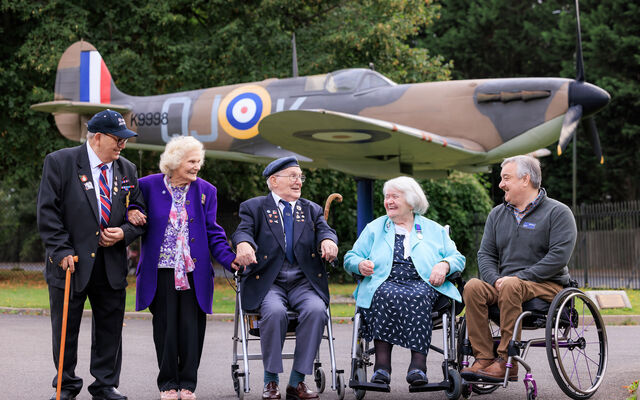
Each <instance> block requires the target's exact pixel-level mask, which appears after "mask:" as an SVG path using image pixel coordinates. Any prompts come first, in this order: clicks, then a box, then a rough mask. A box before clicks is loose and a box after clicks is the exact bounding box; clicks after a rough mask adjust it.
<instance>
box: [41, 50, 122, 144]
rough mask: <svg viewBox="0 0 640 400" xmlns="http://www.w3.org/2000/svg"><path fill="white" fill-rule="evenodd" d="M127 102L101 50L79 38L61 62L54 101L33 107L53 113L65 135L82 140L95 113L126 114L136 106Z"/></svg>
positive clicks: (66, 51)
mask: <svg viewBox="0 0 640 400" xmlns="http://www.w3.org/2000/svg"><path fill="white" fill-rule="evenodd" d="M127 103H128V102H127V95H125V94H124V93H122V92H121V91H119V90H118V88H117V87H116V85H115V83H114V82H113V79H112V78H111V73H110V72H109V69H108V68H107V65H106V64H105V62H104V60H103V59H102V56H101V55H100V53H99V52H98V50H96V48H95V47H94V46H93V45H92V44H91V43H89V42H85V41H78V42H75V43H74V44H72V45H71V46H69V47H68V48H67V50H65V52H64V53H63V54H62V57H61V58H60V61H59V62H58V71H57V74H56V86H55V95H54V100H53V101H48V102H44V103H38V104H33V105H32V106H31V108H32V109H33V110H36V111H42V112H50V113H53V114H54V117H55V119H56V125H58V128H59V129H60V131H61V132H62V134H63V135H64V136H66V137H67V138H69V139H72V140H80V139H81V137H83V136H84V135H85V134H86V126H84V123H85V122H86V121H87V119H88V118H90V117H91V116H92V115H93V114H95V113H97V112H99V111H102V110H106V109H107V108H109V109H112V110H115V111H118V112H120V113H122V114H124V113H127V112H128V111H130V110H131V108H132V107H131V106H130V105H129V104H127Z"/></svg>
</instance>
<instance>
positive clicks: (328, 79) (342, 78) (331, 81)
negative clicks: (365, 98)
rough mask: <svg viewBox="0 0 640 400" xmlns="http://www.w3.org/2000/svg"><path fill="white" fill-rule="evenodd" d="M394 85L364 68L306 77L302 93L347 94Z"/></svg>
mask: <svg viewBox="0 0 640 400" xmlns="http://www.w3.org/2000/svg"><path fill="white" fill-rule="evenodd" d="M395 85H396V84H395V83H394V82H393V81H392V80H391V79H389V78H387V77H385V76H384V75H382V74H380V73H378V72H376V71H372V70H370V69H365V68H351V69H341V70H338V71H334V72H331V73H328V74H322V75H312V76H308V77H307V80H306V82H305V87H304V91H305V92H317V91H327V92H329V93H349V92H361V91H364V90H368V89H373V88H377V87H384V86H395Z"/></svg>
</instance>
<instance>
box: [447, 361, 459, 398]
mask: <svg viewBox="0 0 640 400" xmlns="http://www.w3.org/2000/svg"><path fill="white" fill-rule="evenodd" d="M447 373H448V375H449V376H448V379H449V388H448V389H447V390H446V391H445V392H444V393H445V395H446V396H447V399H449V400H458V399H459V398H460V395H461V394H462V378H461V377H460V372H458V371H457V370H455V369H452V368H449V370H448V371H447Z"/></svg>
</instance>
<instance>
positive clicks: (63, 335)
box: [56, 256, 78, 400]
mask: <svg viewBox="0 0 640 400" xmlns="http://www.w3.org/2000/svg"><path fill="white" fill-rule="evenodd" d="M73 262H74V263H77V262H78V256H73ZM70 289H71V268H69V267H67V275H66V276H65V278H64V304H63V306H62V333H61V336H60V357H59V358H58V384H57V385H56V400H60V392H61V390H62V366H63V364H64V345H65V343H66V341H67V314H68V313H69V292H70Z"/></svg>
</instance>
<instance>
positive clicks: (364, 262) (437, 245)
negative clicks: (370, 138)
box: [344, 177, 465, 386]
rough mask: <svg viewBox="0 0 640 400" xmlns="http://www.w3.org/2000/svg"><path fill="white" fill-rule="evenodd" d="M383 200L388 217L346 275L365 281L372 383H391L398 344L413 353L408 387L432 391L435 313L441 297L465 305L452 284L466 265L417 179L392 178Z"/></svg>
mask: <svg viewBox="0 0 640 400" xmlns="http://www.w3.org/2000/svg"><path fill="white" fill-rule="evenodd" d="M383 194H384V207H385V210H386V212H387V214H386V215H385V216H382V217H379V218H377V219H376V220H374V221H372V222H371V223H369V224H368V225H367V226H366V227H365V229H364V230H363V231H362V233H361V234H360V236H359V237H358V240H357V241H356V242H355V244H354V246H353V249H351V250H350V251H349V252H347V254H346V255H345V260H344V268H345V269H346V270H347V271H348V272H350V273H352V274H354V275H355V276H357V277H360V278H361V280H360V282H359V284H358V287H357V288H356V291H355V292H354V297H355V298H356V307H357V308H358V310H359V312H360V313H361V315H362V319H363V323H362V331H361V334H362V337H363V338H364V339H365V340H367V341H369V342H370V341H373V342H374V348H375V355H376V357H375V365H374V374H373V376H372V377H371V382H372V383H386V384H389V382H390V381H391V350H392V348H393V346H394V345H398V346H402V347H405V348H408V349H410V350H411V362H410V364H409V367H408V372H407V376H406V380H407V382H408V383H409V384H410V385H412V386H419V385H425V384H427V382H428V381H427V375H426V369H427V364H426V360H427V352H428V350H429V345H430V343H431V330H432V321H431V310H432V306H433V304H434V303H435V302H436V300H437V299H438V297H439V296H440V295H445V296H448V297H450V298H452V299H454V300H457V301H461V300H462V299H461V297H460V293H459V292H458V290H457V289H456V288H455V287H454V286H453V284H452V283H451V282H449V281H447V280H446V277H447V276H448V275H450V274H452V273H455V272H456V271H462V270H463V269H464V265H465V258H464V256H463V255H462V254H460V252H459V251H458V250H457V249H456V245H455V243H454V242H453V241H452V240H451V239H450V238H449V235H448V233H447V231H446V230H445V228H444V227H442V226H441V225H439V224H437V223H436V222H434V221H432V220H430V219H428V218H425V217H424V216H422V214H424V213H425V212H426V211H427V208H428V206H429V203H428V202H427V199H426V196H425V194H424V192H423V191H422V188H421V187H420V185H419V184H418V183H417V182H416V181H415V180H414V179H412V178H409V177H398V178H394V179H391V180H389V181H387V182H386V183H385V184H384V187H383Z"/></svg>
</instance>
